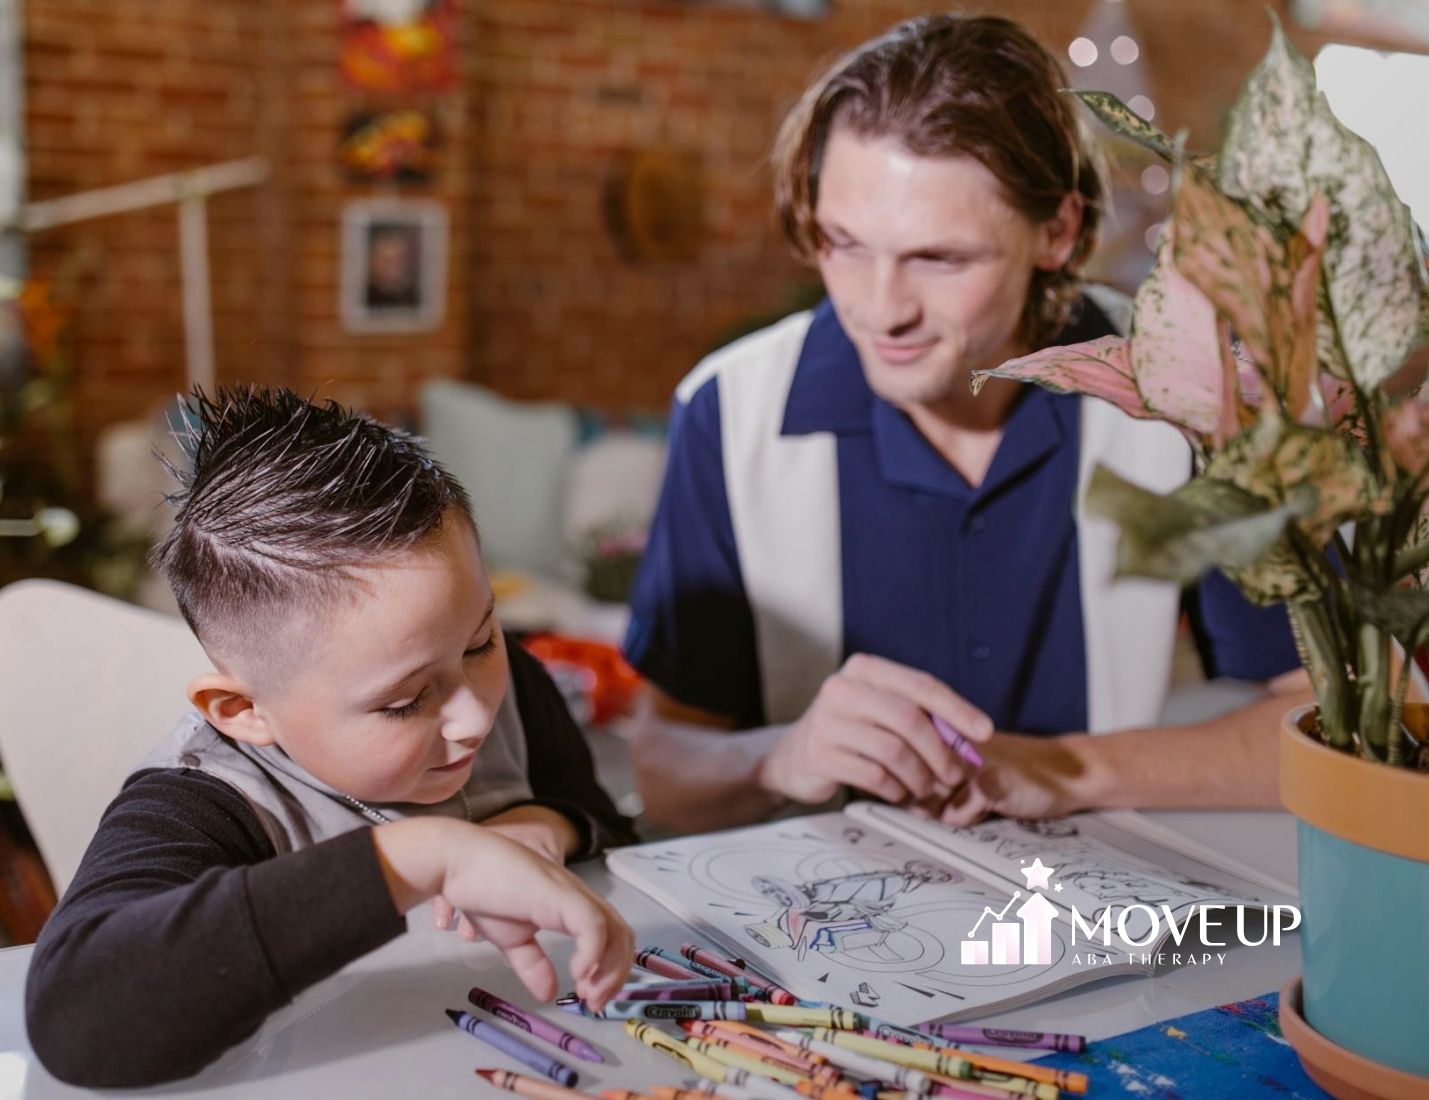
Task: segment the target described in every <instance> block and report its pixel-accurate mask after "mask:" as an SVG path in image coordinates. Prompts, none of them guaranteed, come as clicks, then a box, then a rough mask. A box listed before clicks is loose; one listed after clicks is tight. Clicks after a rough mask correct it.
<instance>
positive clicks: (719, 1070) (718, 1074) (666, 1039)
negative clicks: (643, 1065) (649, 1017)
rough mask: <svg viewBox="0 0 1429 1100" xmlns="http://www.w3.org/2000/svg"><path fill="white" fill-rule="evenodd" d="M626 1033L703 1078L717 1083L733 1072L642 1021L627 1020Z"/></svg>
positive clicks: (734, 1071) (733, 1071)
mask: <svg viewBox="0 0 1429 1100" xmlns="http://www.w3.org/2000/svg"><path fill="white" fill-rule="evenodd" d="M625 1033H626V1034H627V1035H632V1036H634V1037H635V1038H636V1039H639V1040H640V1041H641V1042H642V1043H644V1044H645V1045H646V1046H647V1047H649V1048H650V1049H651V1050H658V1051H659V1052H660V1053H661V1054H664V1055H666V1056H667V1057H670V1058H673V1059H675V1061H677V1062H679V1063H680V1064H681V1065H683V1066H685V1067H687V1068H688V1069H690V1070H693V1071H694V1072H695V1073H698V1074H699V1075H700V1076H701V1077H708V1078H710V1079H712V1080H715V1081H723V1080H725V1079H726V1077H727V1076H728V1075H729V1074H730V1073H736V1072H738V1071H737V1070H731V1069H730V1068H729V1067H728V1066H726V1065H724V1064H723V1063H722V1062H716V1061H715V1060H714V1059H713V1058H711V1057H710V1056H709V1055H707V1054H701V1053H700V1052H699V1051H697V1050H691V1049H690V1048H689V1047H687V1046H686V1045H685V1044H684V1043H682V1042H681V1041H680V1040H679V1039H675V1038H672V1037H671V1036H669V1035H666V1034H665V1033H664V1032H663V1031H661V1030H660V1029H659V1028H657V1027H653V1026H651V1025H650V1024H647V1023H643V1022H642V1021H640V1020H626V1021H625Z"/></svg>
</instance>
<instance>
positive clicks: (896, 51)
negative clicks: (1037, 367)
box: [773, 15, 1106, 347]
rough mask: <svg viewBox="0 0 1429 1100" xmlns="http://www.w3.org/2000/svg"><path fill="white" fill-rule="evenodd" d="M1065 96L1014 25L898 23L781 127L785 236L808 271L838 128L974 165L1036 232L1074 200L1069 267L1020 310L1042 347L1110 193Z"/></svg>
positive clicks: (838, 69)
mask: <svg viewBox="0 0 1429 1100" xmlns="http://www.w3.org/2000/svg"><path fill="white" fill-rule="evenodd" d="M1065 86H1066V78H1065V76H1064V74H1063V72H1062V69H1061V66H1059V65H1058V64H1057V61H1056V59H1055V58H1054V57H1053V56H1052V55H1051V54H1050V53H1048V51H1047V50H1046V48H1045V47H1043V46H1042V45H1041V44H1040V43H1039V42H1038V41H1037V40H1036V39H1035V38H1033V37H1032V36H1031V35H1030V34H1028V33H1027V31H1025V30H1023V29H1022V28H1021V27H1020V26H1018V25H1017V24H1016V23H1014V22H1012V21H1011V20H1008V19H1001V18H997V17H995V16H979V17H975V18H970V17H964V16H957V15H931V16H924V17H922V18H918V19H910V20H907V21H906V22H903V23H899V24H898V25H897V26H895V27H894V28H893V29H892V30H890V31H888V33H886V34H884V35H882V36H881V37H879V38H875V39H872V40H871V41H869V42H866V43H864V44H863V45H862V46H859V47H858V48H857V49H855V50H853V51H852V52H850V53H848V54H845V55H844V56H843V57H841V58H839V59H838V60H837V61H836V62H834V64H833V65H832V66H830V67H829V68H828V69H827V70H826V71H825V72H824V73H823V74H822V75H821V76H820V77H819V78H818V79H817V80H815V81H814V83H813V84H812V85H811V86H810V87H809V89H808V90H807V91H806V92H805V93H804V95H803V98H802V99H800V101H799V102H798V104H796V105H795V107H794V109H793V110H792V111H790V112H789V114H788V116H787V117H786V118H785V119H784V123H783V125H782V126H781V127H780V130H779V136H778V138H777V140H776V143H775V148H774V156H773V161H774V180H775V201H776V206H777V211H778V216H779V221H780V224H781V226H782V227H783V230H784V233H785V235H786V236H787V237H788V239H789V241H790V243H791V244H792V245H793V246H794V250H795V252H796V253H797V254H798V255H799V257H800V258H801V259H803V260H805V261H806V262H808V263H813V262H815V261H816V259H817V257H818V254H819V253H820V251H822V249H823V248H824V246H825V241H824V240H823V237H822V235H821V234H820V232H819V227H818V222H817V220H816V218H815V214H814V212H815V209H816V207H817V205H818V199H819V168H820V165H821V163H822V161H823V155H824V149H825V147H826V146H827V144H828V140H829V135H830V134H831V133H832V132H833V130H834V128H835V127H847V128H848V129H849V130H850V131H852V132H853V133H854V134H857V135H858V136H860V137H866V138H882V137H892V138H897V139H898V140H899V141H900V142H902V143H903V145H904V146H905V147H906V148H907V149H908V150H909V152H912V153H914V154H917V155H918V156H928V157H959V156H968V157H973V158H975V159H976V160H978V161H979V162H981V163H982V164H983V165H984V166H985V167H986V168H987V169H988V170H989V171H990V172H991V173H992V174H993V175H994V176H996V177H997V179H998V181H999V182H1000V183H1001V184H1002V189H1003V192H1004V195H1005V198H1006V199H1007V201H1008V202H1009V203H1010V204H1011V205H1012V207H1013V208H1014V209H1016V210H1018V211H1019V212H1020V213H1022V215H1023V216H1024V217H1026V218H1028V219H1029V220H1030V221H1032V222H1034V223H1039V224H1040V223H1042V222H1046V221H1048V220H1050V219H1051V218H1052V217H1053V216H1054V215H1055V214H1056V213H1057V210H1058V208H1059V207H1060V205H1061V203H1062V200H1063V199H1064V198H1065V197H1066V196H1067V195H1068V194H1070V193H1072V192H1077V193H1079V194H1080V195H1081V196H1082V199H1083V203H1084V209H1083V213H1082V227H1081V233H1080V236H1079V237H1078V239H1077V243H1076V246H1075V248H1074V249H1073V251H1072V255H1071V257H1070V258H1069V259H1068V261H1067V262H1066V263H1065V264H1064V265H1063V266H1062V267H1061V268H1060V269H1059V270H1057V271H1037V272H1035V273H1034V275H1033V279H1032V284H1031V288H1030V289H1029V292H1028V297H1027V304H1026V307H1025V308H1024V310H1023V316H1022V327H1021V332H1020V336H1021V337H1022V338H1023V340H1024V341H1025V342H1026V343H1027V344H1028V346H1029V347H1040V346H1042V345H1043V344H1045V343H1046V342H1047V341H1048V340H1050V339H1051V337H1052V336H1053V335H1055V333H1056V332H1057V330H1058V329H1059V328H1061V327H1062V325H1063V324H1064V323H1065V322H1066V319H1067V316H1068V313H1069V311H1070V309H1071V306H1072V303H1073V302H1074V301H1075V300H1076V297H1077V278H1076V271H1077V269H1078V267H1079V266H1080V265H1081V264H1082V263H1083V262H1084V261H1085V260H1086V259H1087V257H1088V256H1089V255H1090V254H1091V252H1092V249H1093V248H1094V247H1095V245H1096V237H1097V229H1098V226H1099V224H1100V222H1101V215H1102V208H1103V197H1104V194H1105V190H1106V189H1105V184H1104V182H1103V178H1102V167H1101V159H1100V157H1099V155H1098V153H1097V150H1096V146H1095V145H1094V144H1093V142H1092V140H1091V138H1090V136H1089V134H1088V132H1087V129H1086V127H1085V125H1084V123H1083V121H1082V118H1081V116H1080V114H1079V112H1078V108H1077V103H1076V101H1075V100H1073V99H1071V98H1070V97H1068V96H1066V95H1063V94H1062V93H1061V91H1060V89H1062V88H1063V87H1065Z"/></svg>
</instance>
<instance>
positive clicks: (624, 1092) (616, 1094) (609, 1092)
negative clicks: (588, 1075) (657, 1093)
mask: <svg viewBox="0 0 1429 1100" xmlns="http://www.w3.org/2000/svg"><path fill="white" fill-rule="evenodd" d="M600 1100H650V1097H648V1096H646V1095H645V1094H644V1093H643V1092H631V1091H630V1090H629V1089H601V1090H600Z"/></svg>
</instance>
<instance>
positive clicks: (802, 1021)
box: [744, 1001, 868, 1031]
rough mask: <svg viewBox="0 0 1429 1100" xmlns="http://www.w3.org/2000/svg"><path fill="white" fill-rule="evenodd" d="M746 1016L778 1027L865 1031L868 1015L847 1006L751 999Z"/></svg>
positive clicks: (752, 1020)
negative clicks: (793, 1003) (838, 1006)
mask: <svg viewBox="0 0 1429 1100" xmlns="http://www.w3.org/2000/svg"><path fill="white" fill-rule="evenodd" d="M744 1018H745V1019H746V1020H749V1021H750V1022H751V1023H756V1024H774V1025H775V1026H776V1027H835V1028H838V1029H839V1030H840V1031H863V1030H864V1029H865V1028H867V1027H868V1017H866V1016H863V1015H861V1014H859V1013H857V1012H851V1011H850V1010H848V1009H846V1008H805V1007H804V1006H803V1005H766V1004H760V1003H759V1002H758V1001H750V1002H749V1003H748V1004H746V1005H745V1006H744Z"/></svg>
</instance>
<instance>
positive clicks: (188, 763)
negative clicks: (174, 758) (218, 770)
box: [179, 752, 199, 768]
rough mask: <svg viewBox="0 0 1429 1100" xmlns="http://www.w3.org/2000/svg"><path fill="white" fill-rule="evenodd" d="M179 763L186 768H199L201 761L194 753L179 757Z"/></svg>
mask: <svg viewBox="0 0 1429 1100" xmlns="http://www.w3.org/2000/svg"><path fill="white" fill-rule="evenodd" d="M179 763H180V764H182V765H183V766H184V767H186V768H196V767H198V764H199V760H198V757H197V756H195V755H194V754H193V753H191V752H186V753H184V754H183V756H181V757H179Z"/></svg>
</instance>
